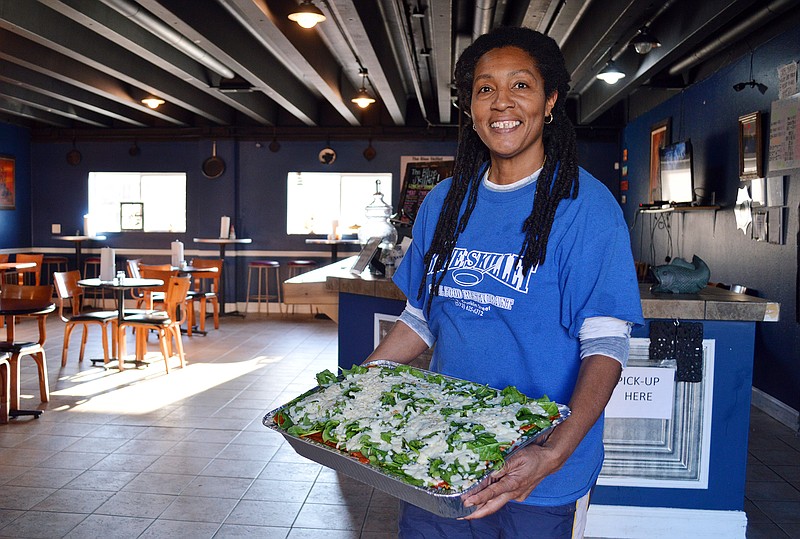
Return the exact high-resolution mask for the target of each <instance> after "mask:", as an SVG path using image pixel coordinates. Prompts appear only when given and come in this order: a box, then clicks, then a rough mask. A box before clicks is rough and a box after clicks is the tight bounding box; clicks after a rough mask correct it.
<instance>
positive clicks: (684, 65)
mask: <svg viewBox="0 0 800 539" xmlns="http://www.w3.org/2000/svg"><path fill="white" fill-rule="evenodd" d="M795 5H797V0H774V1H773V2H770V3H769V4H767V5H766V6H763V7H762V8H761V9H759V10H758V11H757V12H756V13H753V14H751V15H750V16H749V17H746V18H744V19H743V20H742V22H740V23H739V24H737V25H735V26H734V27H733V28H731V29H730V30H728V31H727V32H725V33H723V34H722V35H721V36H719V37H717V38H715V39H713V40H712V41H711V42H709V43H708V44H707V45H705V46H704V47H701V48H700V49H699V50H697V51H695V52H693V53H691V54H689V55H688V56H687V57H686V58H684V59H683V60H681V61H680V62H677V63H676V64H675V65H673V66H672V67H670V68H669V74H670V75H673V76H675V75H680V74H681V73H683V72H684V71H685V70H687V69H690V68H692V67H694V66H696V65H697V64H699V63H700V62H702V61H703V60H705V59H706V58H708V57H709V56H711V55H712V54H714V53H716V52H717V51H720V50H722V49H723V48H725V47H727V46H728V45H731V44H733V43H735V42H736V41H737V40H739V39H741V38H742V36H744V35H745V34H747V33H749V32H751V31H753V30H755V29H757V28H761V27H762V26H763V25H764V24H765V23H766V22H767V21H769V20H770V19H771V18H773V17H775V16H777V15H779V14H780V13H782V12H783V11H786V10H787V9H789V8H790V7H793V6H795Z"/></svg>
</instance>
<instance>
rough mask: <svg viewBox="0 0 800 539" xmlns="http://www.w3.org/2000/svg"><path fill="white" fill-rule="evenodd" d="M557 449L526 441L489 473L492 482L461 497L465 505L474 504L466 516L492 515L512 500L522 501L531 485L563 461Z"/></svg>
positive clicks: (534, 485) (533, 486)
mask: <svg viewBox="0 0 800 539" xmlns="http://www.w3.org/2000/svg"><path fill="white" fill-rule="evenodd" d="M563 461H564V459H562V458H561V457H560V456H559V455H558V454H557V451H556V450H554V449H552V448H550V447H547V446H540V445H529V446H527V447H525V448H523V449H521V450H519V451H517V452H516V453H515V454H514V455H513V456H512V457H511V458H509V459H508V460H507V461H506V462H505V464H504V465H503V467H502V468H501V469H499V470H497V471H496V472H493V473H492V475H491V476H490V481H491V484H490V485H489V486H487V487H486V488H484V489H483V490H481V491H480V492H477V493H475V494H473V495H471V496H469V497H468V498H467V499H465V500H464V506H465V507H471V506H475V507H477V509H476V510H475V512H474V513H471V514H470V515H469V516H467V517H464V518H465V519H466V520H471V519H476V518H482V517H485V516H487V515H491V514H492V513H494V512H495V511H497V510H499V509H500V508H501V507H503V506H504V505H505V504H506V503H508V502H509V501H511V500H514V501H518V502H521V501H524V500H525V499H526V498H527V497H528V495H529V494H530V493H531V492H532V491H533V489H534V488H536V486H537V485H538V484H539V483H540V482H541V481H542V479H544V478H545V477H547V476H548V475H550V474H551V473H553V472H555V471H556V470H558V469H559V468H560V467H561V465H562V464H563Z"/></svg>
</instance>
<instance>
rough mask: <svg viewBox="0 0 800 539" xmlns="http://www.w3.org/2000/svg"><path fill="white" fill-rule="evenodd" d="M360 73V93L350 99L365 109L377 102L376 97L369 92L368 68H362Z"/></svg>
mask: <svg viewBox="0 0 800 539" xmlns="http://www.w3.org/2000/svg"><path fill="white" fill-rule="evenodd" d="M360 74H361V88H359V89H358V93H357V94H356V95H355V97H353V99H351V100H350V101H352V102H353V103H355V104H356V105H358V106H359V107H361V108H362V109H365V108H367V107H368V106H370V105H371V104H373V103H374V102H375V98H374V97H372V96H371V95H369V92H367V70H366V69H361V70H360Z"/></svg>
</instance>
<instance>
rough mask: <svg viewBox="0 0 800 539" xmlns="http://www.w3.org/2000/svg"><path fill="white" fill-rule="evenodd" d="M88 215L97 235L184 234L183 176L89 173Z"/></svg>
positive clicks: (169, 173)
mask: <svg viewBox="0 0 800 539" xmlns="http://www.w3.org/2000/svg"><path fill="white" fill-rule="evenodd" d="M139 204H141V206H139ZM138 207H141V211H140V212H139V219H138V220H137V219H134V218H133V217H132V215H133V214H132V213H131V212H132V208H138ZM134 213H136V212H134ZM89 215H90V216H91V219H92V225H93V229H94V230H95V231H96V232H98V233H99V232H120V231H122V230H132V229H133V230H135V229H138V230H141V231H143V232H186V173H184V172H147V173H144V172H90V173H89ZM121 222H122V223H123V225H124V226H120V223H121ZM138 223H141V224H140V225H139V224H138ZM134 226H135V227H136V228H132V227H134Z"/></svg>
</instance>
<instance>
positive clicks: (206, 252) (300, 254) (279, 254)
mask: <svg viewBox="0 0 800 539" xmlns="http://www.w3.org/2000/svg"><path fill="white" fill-rule="evenodd" d="M106 243H107V242H106ZM101 248H102V247H91V248H87V247H84V248H83V249H81V255H82V256H84V255H90V254H100V249H101ZM114 252H115V253H116V254H117V256H170V255H171V254H172V251H170V249H137V248H114ZM0 253H48V254H65V255H74V254H75V248H74V247H32V248H26V247H19V248H16V249H0ZM184 254H185V256H189V257H191V256H203V257H211V256H219V249H217V248H210V249H185V250H184ZM357 254H358V252H357V251H352V252H351V251H345V252H339V260H342V259H343V258H347V257H350V256H353V255H357ZM237 257H238V258H267V257H272V258H322V259H326V260H328V259H330V257H331V254H330V251H266V250H251V249H249V250H246V251H236V250H233V249H228V250H226V251H225V258H226V259H228V258H237Z"/></svg>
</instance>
